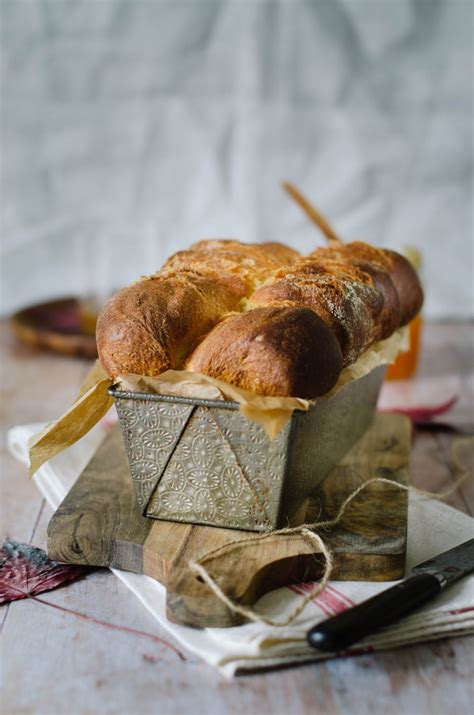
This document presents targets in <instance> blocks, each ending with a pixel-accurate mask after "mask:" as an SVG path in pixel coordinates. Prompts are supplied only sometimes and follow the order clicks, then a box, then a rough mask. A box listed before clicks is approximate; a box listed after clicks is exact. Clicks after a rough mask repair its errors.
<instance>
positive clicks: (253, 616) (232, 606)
mask: <svg viewBox="0 0 474 715" xmlns="http://www.w3.org/2000/svg"><path fill="white" fill-rule="evenodd" d="M467 443H470V444H474V437H467V438H458V439H455V440H453V442H452V444H451V450H450V461H451V466H452V469H453V471H454V472H455V473H456V472H457V473H458V477H457V478H456V479H455V481H454V483H453V484H452V485H451V486H450V487H449V488H448V489H446V490H445V491H443V492H438V493H434V492H430V491H427V490H425V489H418V488H417V487H411V486H406V485H405V484H399V483H398V482H396V481H394V480H393V479H387V478H385V477H374V478H372V479H368V480H367V481H366V482H364V484H361V486H360V487H358V488H357V489H355V490H354V491H353V492H352V493H351V494H349V496H348V497H346V499H344V501H343V502H342V504H341V506H340V507H339V510H338V512H337V514H336V516H335V517H334V518H333V519H328V520H325V521H315V522H313V523H311V524H301V525H300V526H295V527H288V528H284V529H276V530H275V531H271V532H269V533H266V534H259V535H257V536H254V537H250V538H248V539H239V540H237V541H232V542H231V543H230V544H226V545H224V546H220V547H218V548H216V549H213V550H211V551H208V552H207V553H205V554H204V555H203V556H201V557H200V558H199V559H197V560H195V561H190V562H189V567H190V568H191V569H192V570H193V571H194V572H196V573H197V574H199V576H200V577H201V578H202V580H203V581H204V582H205V583H206V584H207V585H208V586H209V588H210V589H211V591H212V592H213V593H214V594H215V595H216V596H217V598H218V599H219V600H220V601H222V603H224V604H225V605H226V606H227V608H229V610H230V611H232V613H236V614H239V615H241V616H243V617H244V618H246V619H247V620H249V621H253V622H254V623H262V624H264V625H267V626H276V627H282V626H288V625H289V624H290V623H292V622H293V621H294V620H295V619H296V618H297V617H298V616H299V615H300V613H301V612H302V611H303V610H304V608H305V607H306V605H307V604H308V603H309V602H310V601H311V600H312V599H313V598H315V597H316V596H317V595H318V594H320V593H321V592H322V591H323V590H324V589H325V587H326V585H327V583H328V581H329V580H330V578H331V573H332V570H333V556H332V553H331V551H330V549H329V548H328V547H327V546H326V544H325V542H324V540H323V539H322V537H321V536H320V535H319V534H317V533H315V530H321V529H327V528H330V527H333V526H335V525H336V524H338V523H339V522H340V520H341V519H342V517H343V515H344V513H345V511H346V510H347V507H348V506H349V504H350V503H351V502H352V501H353V500H354V499H356V498H357V497H358V496H359V494H361V492H363V491H364V490H365V489H367V487H369V486H371V485H373V484H388V485H390V486H391V487H397V489H402V490H404V491H407V492H412V493H413V494H418V495H419V496H422V497H428V498H430V499H437V500H442V499H445V498H446V497H448V496H449V495H450V494H452V493H453V492H455V491H456V490H457V489H458V488H459V487H460V486H461V484H463V483H464V482H465V481H466V480H467V479H468V478H469V476H470V473H469V469H467V468H465V467H463V466H462V464H460V462H459V458H458V454H457V452H458V447H459V446H460V445H464V444H467ZM292 535H295V536H300V537H303V539H304V540H305V541H306V542H307V543H308V545H309V547H310V550H311V553H314V547H315V546H316V547H317V549H318V552H319V553H321V554H322V555H323V556H324V558H325V567H324V573H323V576H322V578H321V580H320V581H318V582H317V583H316V584H315V585H314V588H312V589H311V590H310V591H309V592H308V593H307V594H305V596H304V597H303V598H302V599H301V601H300V602H299V603H298V605H297V606H296V607H295V608H294V609H293V610H292V611H291V612H290V613H289V614H288V615H287V616H286V618H284V619H283V620H275V619H273V618H268V617H267V616H263V615H260V614H258V613H256V612H255V611H254V610H253V609H252V608H247V607H245V606H241V605H239V604H238V603H235V602H234V601H233V600H232V599H231V598H229V596H227V595H226V594H225V593H224V591H223V590H222V589H221V587H220V586H219V584H218V583H217V581H216V580H215V579H214V578H213V577H212V576H211V575H210V574H209V572H208V571H207V570H206V568H205V566H204V564H205V563H206V561H209V559H212V558H213V557H215V556H217V555H219V556H222V555H224V554H225V553H227V552H229V551H232V550H233V549H234V548H236V547H237V546H241V545H242V544H246V545H249V544H251V543H254V542H256V541H263V540H264V539H268V538H269V537H272V538H273V537H275V536H292Z"/></svg>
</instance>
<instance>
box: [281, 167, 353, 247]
mask: <svg viewBox="0 0 474 715" xmlns="http://www.w3.org/2000/svg"><path fill="white" fill-rule="evenodd" d="M282 186H283V188H284V189H285V191H286V192H287V194H289V195H290V196H291V198H292V199H293V200H294V201H296V203H297V204H298V206H300V207H301V208H302V209H303V211H304V212H305V214H306V215H307V216H308V218H309V219H310V220H311V221H312V222H313V223H314V224H316V226H317V227H318V228H319V229H320V230H321V231H322V232H323V233H324V235H325V236H326V238H327V239H328V240H329V241H335V242H337V243H342V240H341V239H340V238H339V236H338V235H337V233H336V232H335V231H334V229H333V228H332V226H331V225H330V223H329V221H328V220H327V219H326V218H325V217H324V216H323V215H322V213H320V212H319V211H318V210H317V209H316V208H315V207H314V206H313V205H312V204H310V202H309V201H308V199H307V198H306V197H305V196H303V194H302V193H301V192H300V191H299V190H298V189H297V188H296V186H293V184H290V182H289V181H283V182H282Z"/></svg>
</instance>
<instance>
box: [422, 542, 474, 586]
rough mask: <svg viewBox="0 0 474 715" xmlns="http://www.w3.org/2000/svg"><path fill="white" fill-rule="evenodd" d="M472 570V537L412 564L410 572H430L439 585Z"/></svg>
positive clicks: (456, 578) (473, 564)
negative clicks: (447, 549)
mask: <svg viewBox="0 0 474 715" xmlns="http://www.w3.org/2000/svg"><path fill="white" fill-rule="evenodd" d="M472 571H474V539H470V540H469V541H465V542H464V543H463V544H459V546H455V547H454V549H449V551H444V552H443V553H442V554H438V556H435V557H434V558H432V559H429V560H428V561H424V562H423V563H422V564H418V566H414V568H412V570H411V573H412V574H418V573H431V574H433V575H434V576H436V577H437V578H438V580H439V581H440V583H441V586H447V585H448V584H449V583H453V582H454V581H457V580H458V578H462V577H463V576H466V575H467V574H468V573H471V572H472Z"/></svg>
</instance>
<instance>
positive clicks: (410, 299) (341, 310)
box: [97, 239, 423, 397]
mask: <svg viewBox="0 0 474 715" xmlns="http://www.w3.org/2000/svg"><path fill="white" fill-rule="evenodd" d="M422 300H423V294H422V291H421V286H420V283H419V280H418V277H417V275H416V272H415V271H414V269H413V268H412V267H411V265H410V264H409V263H408V261H407V260H406V259H404V258H403V257H402V256H399V255H398V254H396V253H395V252H393V251H385V250H382V249H376V248H373V247H372V246H368V245H367V244H363V243H360V242H355V243H351V244H347V245H344V244H340V245H339V244H338V245H337V246H336V245H334V244H333V245H331V246H330V247H328V248H322V249H318V250H316V251H314V252H313V253H311V254H309V255H308V256H299V254H298V253H297V252H296V251H294V250H293V249H291V248H289V247H287V246H284V245H283V244H278V243H272V242H269V243H264V244H242V243H239V242H238V241H235V240H228V239H213V240H211V239H208V240H204V241H199V242H197V243H196V244H194V245H193V246H191V248H190V249H189V250H187V251H180V252H178V253H176V254H174V256H171V258H170V259H168V261H166V263H165V264H164V266H163V268H162V270H161V271H160V272H159V273H158V274H155V275H154V276H151V277H150V278H146V279H142V280H140V281H139V282H138V283H135V284H134V285H132V286H130V287H128V288H124V289H123V290H122V291H119V293H117V294H116V295H115V296H114V297H113V298H112V299H111V300H110V301H109V302H108V303H107V304H106V305H105V307H104V309H103V310H102V312H101V315H100V316H99V320H98V324H97V345H98V351H99V356H100V359H101V361H102V364H103V366H104V368H105V370H106V371H107V372H108V374H109V375H110V376H111V377H113V378H115V377H117V376H119V375H121V374H125V373H128V372H132V373H137V374H142V375H147V376H155V375H159V374H160V373H161V372H163V371H165V370H167V369H169V368H177V369H179V368H181V367H183V365H186V367H187V368H188V369H190V370H194V371H197V372H203V373H205V374H207V375H211V376H213V377H216V378H219V379H221V380H224V381H227V382H230V383H232V384H235V385H238V386H240V387H243V388H246V389H248V390H251V391H253V392H256V393H258V394H263V395H287V396H296V397H315V396H317V395H319V394H322V393H323V392H325V391H327V390H328V389H330V387H332V385H333V384H334V383H335V382H336V381H337V378H338V376H339V373H340V371H341V369H342V367H343V365H349V364H351V363H353V362H354V361H355V360H357V358H358V357H359V355H360V354H361V353H362V352H363V351H364V350H366V349H367V348H368V347H369V346H370V345H372V344H373V343H374V342H375V341H377V340H380V339H382V338H385V337H388V336H389V335H390V334H391V333H392V332H393V331H394V330H395V329H397V328H398V327H399V326H400V325H402V324H405V323H406V322H407V321H408V320H410V319H411V318H412V317H414V315H415V314H416V312H417V311H418V310H419V308H420V307H421V303H422Z"/></svg>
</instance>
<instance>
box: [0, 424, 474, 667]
mask: <svg viewBox="0 0 474 715" xmlns="http://www.w3.org/2000/svg"><path fill="white" fill-rule="evenodd" d="M106 425H107V422H105V423H104V422H102V423H101V424H100V425H98V426H96V427H95V428H94V429H93V430H92V431H91V432H90V433H89V434H88V435H86V436H85V437H84V438H83V439H82V440H80V442H78V443H77V444H75V445H74V446H73V447H71V448H70V449H68V450H67V451H65V452H63V453H61V454H59V455H58V456H57V457H55V458H54V459H53V460H52V461H51V462H48V463H46V464H44V465H43V466H42V467H41V468H40V469H39V470H38V472H37V474H36V475H35V477H34V481H35V483H36V485H37V486H38V488H39V490H40V491H41V493H42V494H43V496H44V497H45V498H46V500H47V501H48V503H49V504H50V506H52V507H53V508H57V507H58V506H59V504H60V502H61V501H62V500H63V498H64V497H65V496H66V494H67V492H68V490H69V489H70V488H71V486H72V485H73V483H74V481H75V480H76V478H77V477H78V475H79V474H80V473H81V471H82V469H83V468H84V467H85V465H86V464H87V462H88V461H89V459H90V457H91V456H92V454H93V452H94V451H95V449H96V448H97V446H98V445H99V443H100V441H101V440H102V438H103V435H104V426H106ZM42 426H43V425H40V424H35V425H25V426H19V427H14V428H13V429H11V430H10V432H9V435H8V442H9V448H10V451H11V452H12V453H13V454H14V455H15V456H16V457H17V458H18V459H19V460H21V461H22V462H25V463H28V448H27V445H28V439H29V438H30V437H31V436H32V435H33V434H35V433H37V432H38V431H39V430H40V429H41V428H42ZM25 478H26V475H25ZM473 535H474V520H473V519H471V518H470V517H469V516H466V515H465V514H463V513H461V512H459V511H458V510H456V509H453V508H452V507H449V506H446V505H445V504H442V503H439V502H437V501H435V500H429V499H425V498H421V497H418V496H416V495H412V494H410V498H409V517H408V551H407V572H408V571H410V569H411V568H412V567H413V566H415V565H416V564H418V563H420V562H422V561H425V560H427V559H429V558H431V557H432V556H435V555H436V554H438V553H440V552H442V551H445V550H447V549H449V548H452V547H454V546H457V545H458V544H460V543H462V542H463V541H466V540H467V539H469V538H472V536H473ZM111 570H112V571H113V573H114V574H115V575H116V576H118V577H119V578H120V579H121V580H122V581H123V582H124V583H125V585H126V586H127V587H128V588H129V589H130V590H131V591H132V592H133V593H134V594H135V595H136V596H137V598H138V599H139V600H140V601H141V602H142V604H143V605H144V606H145V608H147V609H148V610H149V611H150V613H151V614H152V615H153V616H154V617H155V618H156V619H157V621H159V623H160V624H161V625H162V626H163V627H164V628H165V629H166V630H167V631H168V632H169V633H170V634H171V635H172V636H174V637H175V638H176V640H177V641H179V643H181V644H182V645H183V646H185V647H186V648H187V649H188V650H190V651H191V652H193V653H194V654H196V655H198V656H200V657H201V658H202V659H203V660H205V661H206V662H207V663H209V664H210V665H213V666H215V667H217V668H218V669H219V670H220V671H221V673H222V674H223V675H225V676H227V677H231V676H233V675H235V674H236V673H237V672H238V671H240V672H242V671H248V670H257V669H260V668H268V667H271V666H277V665H282V664H289V663H298V662H301V663H302V662H305V661H311V660H319V659H323V658H328V657H331V655H328V654H322V653H318V652H317V651H315V650H313V649H311V648H310V647H309V645H308V644H307V642H306V638H305V635H306V631H307V630H308V629H309V628H310V627H311V626H313V625H315V624H316V622H318V621H320V620H324V619H325V618H327V617H329V616H331V615H333V614H334V613H337V612H339V611H342V610H344V609H345V608H347V607H349V606H351V605H352V604H353V603H358V602H360V601H363V600H365V599H366V598H369V597H370V596H372V595H374V594H376V593H378V592H379V591H381V590H383V589H385V588H388V587H389V586H390V584H389V583H366V582H353V581H344V582H342V581H339V582H331V583H330V584H329V586H328V588H327V589H326V590H325V591H324V592H323V593H321V594H320V595H319V596H317V597H316V598H315V599H313V601H311V602H310V603H309V604H308V605H307V606H306V608H305V609H304V611H303V612H302V613H301V614H300V616H299V617H298V618H297V619H296V620H295V621H294V622H293V623H292V624H291V625H289V626H285V627H284V628H272V627H269V626H265V625H260V624H257V623H248V624H245V625H243V626H238V627H235V628H225V629H224V628H206V629H204V630H196V629H193V628H188V627H185V626H178V625H176V624H174V623H170V622H169V621H168V620H167V619H166V608H165V599H166V591H165V588H164V587H163V586H162V585H161V584H160V583H158V582H157V581H155V580H154V579H152V578H149V577H148V576H143V575H138V574H132V573H128V572H126V571H119V570H117V569H111ZM307 587H308V586H307V585H302V586H299V587H292V588H281V589H278V590H276V591H273V592H271V593H269V594H266V595H265V596H264V597H263V598H261V599H260V601H259V602H258V604H257V608H258V610H259V611H260V612H263V613H265V614H266V615H271V616H273V617H274V618H275V617H277V618H283V617H284V615H285V614H286V613H289V611H290V610H292V609H293V608H294V606H295V605H296V604H297V603H298V599H300V598H301V594H302V593H303V592H304V590H305V589H306V588H307ZM468 633H474V574H472V575H470V576H468V577H466V578H464V579H462V580H460V581H459V582H458V583H456V584H455V585H453V586H451V587H450V588H449V589H447V590H446V591H444V592H443V593H441V594H440V595H439V596H438V597H437V598H436V599H435V600H433V601H431V602H430V603H428V604H427V605H426V606H424V607H423V608H421V609H419V610H418V611H416V612H415V613H414V614H412V615H410V616H408V617H407V618H404V619H403V620H401V621H399V622H398V623H396V624H394V625H393V626H391V627H389V628H385V629H383V630H382V631H380V632H379V633H378V634H376V635H373V636H370V637H369V638H366V639H365V640H364V641H361V642H360V643H358V644H355V645H354V646H353V647H352V648H349V649H348V651H347V652H346V654H347V655H351V654H357V653H360V652H370V651H372V650H381V649H387V648H392V647H397V646H402V645H406V644H410V643H419V642H422V641H428V640H434V639H437V638H443V637H447V636H456V635H465V634H468Z"/></svg>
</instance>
